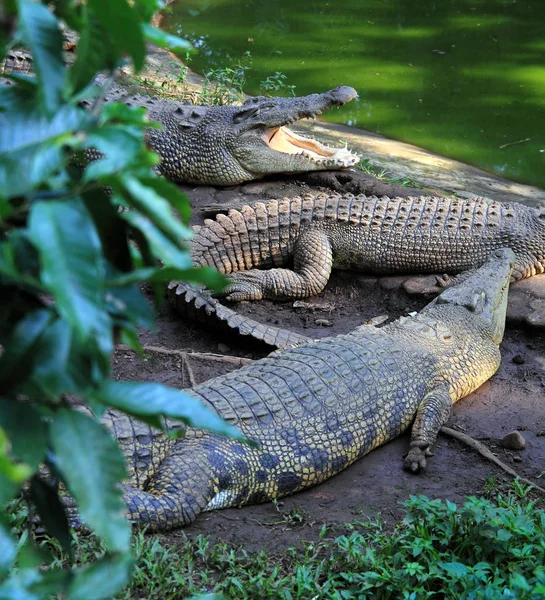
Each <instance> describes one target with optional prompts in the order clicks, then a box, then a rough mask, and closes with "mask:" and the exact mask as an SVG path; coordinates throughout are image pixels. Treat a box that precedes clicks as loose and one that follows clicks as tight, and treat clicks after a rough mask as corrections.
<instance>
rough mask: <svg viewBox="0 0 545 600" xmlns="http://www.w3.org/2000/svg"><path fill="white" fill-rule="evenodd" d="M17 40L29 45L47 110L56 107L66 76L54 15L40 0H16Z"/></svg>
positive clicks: (60, 36) (59, 33)
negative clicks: (18, 33)
mask: <svg viewBox="0 0 545 600" xmlns="http://www.w3.org/2000/svg"><path fill="white" fill-rule="evenodd" d="M17 5H18V9H19V10H18V13H19V29H20V36H21V40H22V41H23V42H24V44H25V45H26V46H27V47H28V48H30V50H31V52H32V57H33V66H34V69H35V71H36V74H37V75H38V78H39V80H40V81H39V83H40V93H41V95H42V98H43V102H44V106H45V108H46V110H47V111H48V112H49V113H53V111H54V110H55V109H56V108H57V106H58V104H59V102H60V100H61V96H62V92H63V87H64V82H65V78H66V67H65V64H64V59H63V54H62V53H63V49H62V34H61V31H60V29H59V24H58V22H57V19H56V18H55V17H54V16H53V14H52V13H51V12H50V11H49V10H48V9H47V8H46V6H44V5H43V4H41V3H40V2H33V1H32V0H17Z"/></svg>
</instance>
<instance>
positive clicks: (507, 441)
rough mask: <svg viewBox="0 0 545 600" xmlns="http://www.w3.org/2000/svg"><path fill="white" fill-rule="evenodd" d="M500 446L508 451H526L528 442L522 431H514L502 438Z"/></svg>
mask: <svg viewBox="0 0 545 600" xmlns="http://www.w3.org/2000/svg"><path fill="white" fill-rule="evenodd" d="M500 446H501V447H502V448H507V450H524V448H526V440H525V439H524V436H523V435H522V433H520V431H512V432H511V433H508V434H507V435H505V436H503V437H502V439H501V440H500Z"/></svg>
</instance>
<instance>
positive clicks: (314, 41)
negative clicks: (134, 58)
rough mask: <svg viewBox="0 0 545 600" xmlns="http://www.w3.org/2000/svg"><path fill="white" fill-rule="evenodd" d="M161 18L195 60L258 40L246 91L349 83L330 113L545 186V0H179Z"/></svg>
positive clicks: (224, 58) (220, 59) (225, 59)
mask: <svg viewBox="0 0 545 600" xmlns="http://www.w3.org/2000/svg"><path fill="white" fill-rule="evenodd" d="M164 27H165V29H167V30H168V31H171V32H174V33H178V34H179V35H181V36H183V37H186V38H187V39H189V40H191V41H192V42H193V43H194V44H195V45H196V46H197V47H198V48H199V50H200V52H199V54H198V55H197V56H195V58H194V59H193V61H192V63H191V66H192V68H193V69H194V70H196V71H198V72H206V71H207V70H209V69H210V68H217V67H222V66H226V65H228V64H232V61H234V62H236V61H237V60H238V59H240V58H241V57H242V56H243V55H244V53H245V52H246V51H250V53H251V60H252V70H251V71H249V72H248V73H247V83H246V86H245V91H246V92H247V93H250V94H259V84H260V82H261V81H263V80H264V79H265V78H266V77H267V76H268V75H270V74H272V73H275V72H277V71H279V72H282V73H284V74H285V75H287V77H288V80H287V81H288V83H291V84H295V86H296V92H297V95H303V94H308V93H312V92H316V91H323V90H325V89H329V88H332V87H335V86H337V85H341V84H346V85H351V86H353V87H355V88H356V89H357V90H358V92H359V94H360V96H359V99H358V100H357V101H355V102H352V103H350V104H349V105H347V106H346V107H343V108H342V109H339V110H334V111H331V112H330V113H328V114H327V115H325V116H324V117H325V118H326V119H327V120H329V121H332V122H336V123H344V124H347V125H352V126H354V127H360V128H362V129H368V130H371V131H375V132H377V133H381V134H383V135H386V136H388V137H392V138H396V139H400V140H403V141H407V142H411V143H413V144H416V145H418V146H421V147H424V148H427V149H429V150H433V151H435V152H438V153H439V154H443V155H445V156H449V157H452V158H456V159H459V160H461V161H464V162H467V163H471V164H475V165H477V166H479V167H481V168H483V169H486V170H488V171H492V172H494V173H497V174H498V175H502V176H505V177H509V178H511V179H515V180H517V181H521V182H524V183H529V184H534V185H538V186H541V187H545V0H528V1H523V0H420V1H418V2H416V1H410V0H366V1H365V2H364V1H362V0H337V1H325V0H307V1H305V2H294V1H293V0H291V1H290V0H268V1H267V0H249V1H246V2H237V1H235V0H179V2H178V3H177V4H175V5H174V7H173V9H172V13H171V14H170V15H167V17H166V19H165V21H164Z"/></svg>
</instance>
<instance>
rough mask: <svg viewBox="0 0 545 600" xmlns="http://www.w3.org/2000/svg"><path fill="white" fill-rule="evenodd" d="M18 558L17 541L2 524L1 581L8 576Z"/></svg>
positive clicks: (0, 548)
mask: <svg viewBox="0 0 545 600" xmlns="http://www.w3.org/2000/svg"><path fill="white" fill-rule="evenodd" d="M16 556H17V547H16V545H15V541H14V540H13V538H12V537H11V535H10V533H9V530H8V529H7V527H5V526H4V524H3V523H0V579H2V578H3V577H5V576H6V574H7V573H8V572H9V570H10V569H11V567H12V566H13V563H14V562H15V557H16Z"/></svg>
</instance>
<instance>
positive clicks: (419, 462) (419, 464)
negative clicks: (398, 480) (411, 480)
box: [405, 387, 452, 473]
mask: <svg viewBox="0 0 545 600" xmlns="http://www.w3.org/2000/svg"><path fill="white" fill-rule="evenodd" d="M451 409H452V399H451V397H450V394H449V393H448V389H447V388H446V387H439V388H435V389H433V390H432V391H431V392H428V393H427V394H426V396H424V399H423V400H422V402H421V403H420V405H419V406H418V410H417V411H416V418H415V420H414V423H413V428H412V433H411V443H410V445H409V453H408V454H407V456H406V457H405V468H406V469H408V470H409V471H412V472H413V473H418V471H420V470H424V469H425V468H426V464H427V460H426V459H427V458H428V457H429V456H433V454H432V452H431V448H432V446H433V444H434V443H435V440H436V438H437V435H438V434H439V429H441V427H442V426H443V425H444V424H445V423H446V422H447V421H448V418H449V417H450V411H451Z"/></svg>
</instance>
